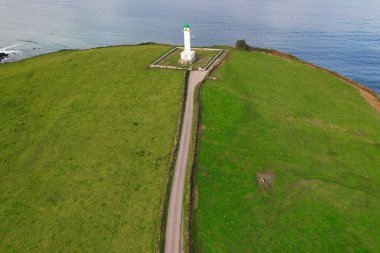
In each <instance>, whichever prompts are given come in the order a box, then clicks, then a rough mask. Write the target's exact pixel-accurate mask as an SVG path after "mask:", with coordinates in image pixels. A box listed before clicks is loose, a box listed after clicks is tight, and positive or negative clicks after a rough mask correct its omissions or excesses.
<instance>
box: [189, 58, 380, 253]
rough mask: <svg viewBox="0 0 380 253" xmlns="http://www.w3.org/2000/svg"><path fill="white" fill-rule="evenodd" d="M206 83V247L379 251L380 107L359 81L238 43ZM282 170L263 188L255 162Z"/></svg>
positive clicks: (199, 242) (202, 186) (199, 225)
mask: <svg viewBox="0 0 380 253" xmlns="http://www.w3.org/2000/svg"><path fill="white" fill-rule="evenodd" d="M214 75H216V76H218V79H217V81H207V82H206V83H205V85H204V86H203V87H202V93H201V103H202V107H203V112H202V122H201V124H202V125H203V127H202V129H203V131H202V132H201V138H200V145H199V150H198V152H199V153H198V160H197V166H196V175H195V182H196V187H197V192H198V204H197V205H198V206H197V209H196V211H195V214H194V219H195V220H194V222H195V223H194V231H193V232H194V244H195V249H196V251H199V252H379V251H380V238H379V234H380V219H379V217H380V199H379V196H380V115H379V114H378V113H377V112H376V111H375V110H374V109H373V108H372V107H370V106H369V105H368V104H367V103H366V102H365V101H364V100H363V99H362V98H361V97H360V96H359V94H358V92H357V91H356V90H355V89H354V88H353V87H351V86H349V85H347V84H345V83H343V82H342V81H340V80H338V79H336V78H334V77H331V76H329V75H327V74H325V73H323V72H321V71H319V70H315V69H312V68H309V67H306V66H304V65H301V64H298V63H294V62H291V61H287V60H283V59H279V58H276V57H274V56H270V55H266V54H260V53H253V52H236V51H235V52H233V53H232V55H231V56H230V59H229V60H228V61H227V62H226V63H225V64H224V65H222V66H221V67H220V68H219V69H218V70H217V71H216V73H214ZM261 170H271V171H273V172H275V174H276V180H275V184H274V188H273V189H272V191H262V190H260V188H259V186H258V185H257V183H256V180H255V175H256V172H258V171H261Z"/></svg>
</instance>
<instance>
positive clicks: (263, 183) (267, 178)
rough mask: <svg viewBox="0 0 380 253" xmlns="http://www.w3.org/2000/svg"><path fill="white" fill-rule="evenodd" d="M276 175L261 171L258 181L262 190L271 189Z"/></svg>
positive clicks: (258, 174)
mask: <svg viewBox="0 0 380 253" xmlns="http://www.w3.org/2000/svg"><path fill="white" fill-rule="evenodd" d="M275 178H276V175H275V174H274V173H273V172H271V171H259V172H257V173H256V181H257V183H258V184H259V186H260V187H261V188H262V189H271V188H272V187H273V184H274V180H275Z"/></svg>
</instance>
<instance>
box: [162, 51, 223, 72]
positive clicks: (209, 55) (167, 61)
mask: <svg viewBox="0 0 380 253" xmlns="http://www.w3.org/2000/svg"><path fill="white" fill-rule="evenodd" d="M192 50H194V51H195V57H196V58H195V61H194V62H193V63H192V64H181V63H180V62H179V60H180V58H181V52H182V51H183V49H179V48H177V49H176V50H174V51H173V52H172V53H171V54H169V55H168V56H167V57H165V58H164V59H162V60H161V61H160V62H159V63H158V65H163V66H165V65H166V66H176V67H180V68H191V69H194V70H197V69H198V68H199V67H202V68H205V67H206V66H207V64H208V63H209V62H210V61H211V60H212V59H213V58H214V57H215V56H216V55H217V54H218V53H219V51H218V50H204V49H196V48H195V49H194V48H193V49H192Z"/></svg>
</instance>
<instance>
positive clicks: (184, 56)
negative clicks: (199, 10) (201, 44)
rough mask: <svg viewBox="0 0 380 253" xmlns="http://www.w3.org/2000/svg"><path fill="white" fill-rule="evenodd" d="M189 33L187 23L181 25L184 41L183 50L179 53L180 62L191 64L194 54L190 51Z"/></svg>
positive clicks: (189, 29)
mask: <svg viewBox="0 0 380 253" xmlns="http://www.w3.org/2000/svg"><path fill="white" fill-rule="evenodd" d="M190 32H191V27H190V25H189V23H187V22H186V23H185V24H184V25H183V40H184V43H185V45H184V48H185V49H184V50H183V51H182V52H181V62H182V63H191V62H193V61H194V59H195V52H194V51H191V44H190V39H191V37H190Z"/></svg>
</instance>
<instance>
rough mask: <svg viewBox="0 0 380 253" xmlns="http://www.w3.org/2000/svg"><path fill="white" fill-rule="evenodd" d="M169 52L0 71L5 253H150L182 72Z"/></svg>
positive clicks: (153, 49)
mask: <svg viewBox="0 0 380 253" xmlns="http://www.w3.org/2000/svg"><path fill="white" fill-rule="evenodd" d="M169 49H170V47H167V46H158V45H148V46H132V47H128V46H126V47H111V48H103V49H94V50H85V51H63V52H58V53H54V54H49V55H45V56H40V57H36V58H32V59H28V60H25V61H21V62H16V63H11V64H5V65H0V125H1V129H0V131H1V134H0V137H1V139H0V192H1V194H0V224H1V225H0V251H1V252H154V251H155V250H156V249H155V247H156V242H157V235H158V223H159V220H160V209H161V205H162V202H163V199H162V194H163V190H164V186H165V185H164V181H165V176H166V173H167V169H168V164H169V155H170V153H171V150H172V145H173V140H174V137H175V131H176V127H177V121H178V115H179V112H180V99H181V95H182V92H183V72H182V71H173V70H160V69H148V66H149V64H150V63H151V62H152V60H153V59H156V58H158V57H159V56H160V55H162V54H163V53H165V52H167V51H168V50H169Z"/></svg>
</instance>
